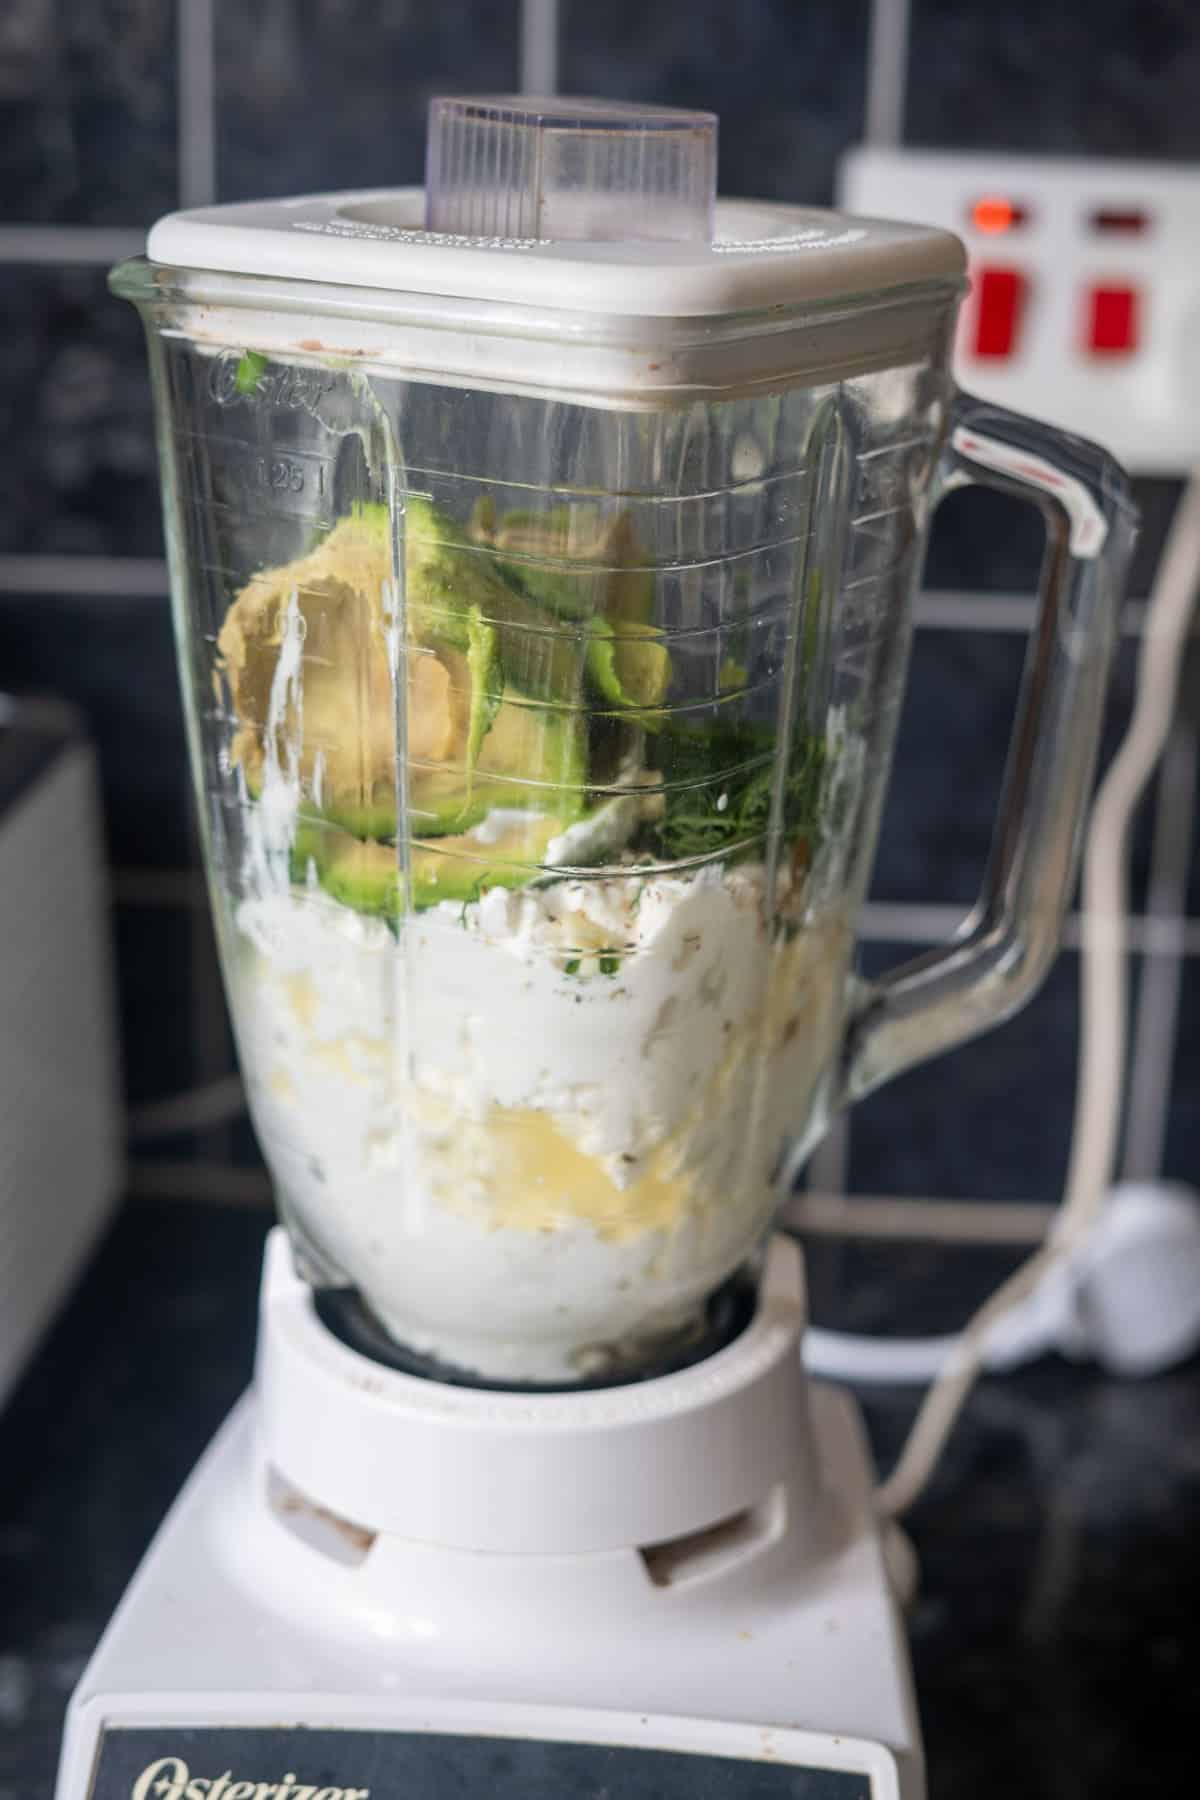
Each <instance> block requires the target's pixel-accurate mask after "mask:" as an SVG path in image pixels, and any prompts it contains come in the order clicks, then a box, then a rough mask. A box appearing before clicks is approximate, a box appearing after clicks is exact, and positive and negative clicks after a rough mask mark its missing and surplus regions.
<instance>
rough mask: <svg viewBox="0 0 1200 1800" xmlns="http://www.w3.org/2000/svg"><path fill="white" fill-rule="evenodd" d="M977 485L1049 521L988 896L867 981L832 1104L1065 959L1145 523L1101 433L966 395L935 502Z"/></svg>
mask: <svg viewBox="0 0 1200 1800" xmlns="http://www.w3.org/2000/svg"><path fill="white" fill-rule="evenodd" d="M970 483H979V484H981V485H983V486H985V487H991V488H998V489H1000V490H1001V492H1003V493H1007V494H1015V495H1017V496H1019V497H1021V498H1023V499H1026V500H1030V501H1032V503H1033V504H1034V505H1035V506H1037V507H1038V509H1039V511H1040V512H1041V513H1042V516H1043V518H1044V519H1045V523H1046V551H1045V557H1044V561H1043V565H1042V576H1041V591H1040V595H1039V600H1038V611H1037V617H1036V620H1035V624H1034V629H1033V633H1032V635H1031V638H1030V644H1029V652H1028V656H1027V658H1026V664H1025V671H1024V675H1023V678H1022V687H1021V696H1020V701H1019V704H1018V708H1017V717H1016V723H1015V725H1014V728H1013V735H1012V740H1011V743H1010V746H1009V753H1008V763H1007V768H1006V771H1005V777H1004V789H1003V794H1002V797H1001V802H1000V811H999V816H998V818H997V821H996V826H995V830H994V834H993V838H992V847H991V853H990V856H989V860H988V867H987V872H986V875H985V877H984V884H983V892H982V894H981V895H980V898H979V901H978V903H977V904H976V906H975V909H974V911H973V912H972V913H971V914H970V916H969V917H968V918H967V919H966V920H965V922H964V924H963V926H962V928H961V930H960V932H959V934H958V936H957V937H956V938H955V939H953V940H952V941H951V942H950V943H949V944H946V945H944V946H943V947H941V948H940V949H936V950H933V951H930V952H929V953H928V954H925V955H922V956H918V957H915V958H914V959H912V960H911V961H909V962H905V963H902V964H900V965H899V966H898V967H897V968H895V969H892V970H889V971H887V972H886V973H885V974H884V975H883V976H882V977H881V978H880V979H879V980H877V981H873V982H865V981H861V980H859V979H857V978H856V979H855V980H854V985H853V991H852V995H851V1002H850V1006H849V1008H848V1012H847V1025H846V1032H845V1037H844V1039H843V1046H842V1054H841V1058H840V1067H839V1073H838V1078H837V1082H836V1089H835V1093H834V1096H833V1100H834V1105H835V1106H841V1105H845V1104H848V1103H849V1102H851V1101H854V1100H857V1099H859V1098H860V1097H861V1096H862V1095H864V1094H867V1093H870V1092H871V1090H872V1089H873V1088H876V1087H878V1086H879V1085H880V1084H881V1083H882V1082H884V1081H887V1080H889V1079H890V1078H891V1077H892V1076H893V1075H897V1074H899V1073H901V1072H902V1071H903V1070H905V1069H908V1068H911V1067H912V1066H913V1065H914V1064H915V1063H919V1062H922V1061H924V1060H925V1058H926V1057H930V1056H934V1055H937V1054H938V1053H939V1052H941V1051H943V1050H949V1049H951V1048H952V1047H953V1046H954V1045H956V1044H959V1043H962V1042H963V1041H964V1040H965V1039H967V1038H970V1037H974V1036H975V1035H976V1034H977V1033H979V1032H982V1031H985V1030H987V1029H988V1028H989V1027H991V1026H993V1025H998V1024H1000V1023H1001V1022H1002V1021H1003V1020H1004V1019H1006V1018H1007V1017H1008V1016H1009V1015H1010V1014H1011V1013H1013V1012H1015V1011H1016V1010H1017V1009H1018V1007H1020V1006H1022V1005H1023V1004H1024V1003H1025V1001H1026V1000H1028V999H1029V998H1030V996H1031V995H1032V994H1033V993H1034V991H1035V990H1036V989H1037V987H1038V986H1039V985H1040V983H1041V981H1042V978H1043V977H1044V975H1045V974H1046V972H1047V970H1048V969H1049V967H1050V964H1051V962H1052V961H1053V958H1054V955H1055V953H1056V951H1057V949H1058V942H1059V935H1060V931H1061V927H1062V919H1063V913H1064V911H1065V909H1066V905H1067V901H1068V899H1069V898H1070V893H1071V888H1072V885H1073V882H1074V879H1075V871H1076V867H1077V863H1078V852H1079V845H1080V839H1081V836H1082V829H1081V828H1082V824H1083V819H1084V816H1085V812H1086V804H1087V799H1088V794H1089V791H1090V788H1091V780H1092V773H1093V769H1094V765H1095V760H1096V749H1097V743H1098V740H1099V735H1100V722H1101V717H1102V713H1103V706H1104V698H1105V692H1106V689H1107V683H1108V669H1109V662H1110V659H1111V653H1112V647H1113V641H1114V637H1115V632H1116V624H1117V616H1118V612H1119V607H1120V602H1121V599H1122V596H1123V592H1124V585H1125V576H1126V572H1127V569H1128V564H1129V558H1130V555H1131V553H1132V549H1133V540H1134V534H1135V528H1136V519H1137V514H1136V509H1135V507H1134V505H1133V500H1132V496H1131V493H1130V487H1129V482H1128V479H1127V477H1126V475H1125V473H1124V471H1123V470H1122V469H1121V468H1120V466H1119V465H1118V464H1117V463H1116V462H1115V461H1114V460H1113V459H1112V458H1111V457H1110V456H1108V455H1107V454H1106V453H1105V452H1104V451H1103V450H1100V449H1098V448H1097V447H1096V446H1095V445H1094V444H1090V443H1087V442H1085V441H1084V440H1083V439H1082V438H1076V437H1071V436H1069V435H1067V434H1066V433H1065V432H1059V431H1054V430H1051V429H1050V428H1049V427H1048V426H1044V425H1039V424H1036V423H1035V422H1034V421H1033V420H1032V419H1026V418H1023V417H1021V416H1020V415H1019V414H1017V413H1010V412H1007V411H1005V410H1004V409H1003V408H1001V407H998V406H991V405H989V404H987V403H985V402H983V401H979V400H976V399H974V398H972V396H971V395H969V394H962V393H959V394H956V396H955V398H954V401H953V404H952V408H951V416H950V421H949V430H948V432H947V435H946V439H945V443H944V447H943V450H942V455H941V460H940V463H939V466H938V469H937V472H936V474H935V478H934V483H933V495H932V504H933V505H934V506H936V505H937V504H938V503H939V502H940V501H941V500H942V499H943V498H944V497H945V496H946V495H947V494H948V493H952V492H953V491H954V490H955V489H956V488H960V487H964V486H966V485H968V484H970Z"/></svg>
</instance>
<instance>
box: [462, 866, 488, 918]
mask: <svg viewBox="0 0 1200 1800" xmlns="http://www.w3.org/2000/svg"><path fill="white" fill-rule="evenodd" d="M486 880H487V876H486V875H480V876H478V877H477V878H476V880H475V881H474V883H473V884H472V886H471V889H470V891H469V892H468V894H467V896H466V898H465V899H464V901H463V903H462V908H461V910H460V912H459V915H458V922H459V924H460V925H461V926H462V928H463V930H464V931H465V930H466V929H467V908H468V906H474V905H475V903H476V902H477V901H479V900H481V899H482V898H483V888H484V883H485V882H486Z"/></svg>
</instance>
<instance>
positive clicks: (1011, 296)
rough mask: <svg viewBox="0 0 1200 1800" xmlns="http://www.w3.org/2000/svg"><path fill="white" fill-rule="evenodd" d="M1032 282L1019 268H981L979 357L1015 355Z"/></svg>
mask: <svg viewBox="0 0 1200 1800" xmlns="http://www.w3.org/2000/svg"><path fill="white" fill-rule="evenodd" d="M1028 293H1029V282H1028V279H1027V278H1026V276H1025V275H1023V274H1022V272H1021V270H1020V269H1001V268H995V267H990V268H982V269H979V270H978V271H977V273H976V276H975V340H974V345H973V348H974V351H975V355H976V356H986V357H1003V356H1012V355H1013V353H1014V351H1015V350H1016V348H1017V336H1018V333H1019V332H1020V328H1021V315H1022V312H1023V311H1024V308H1025V302H1026V299H1027V298H1028Z"/></svg>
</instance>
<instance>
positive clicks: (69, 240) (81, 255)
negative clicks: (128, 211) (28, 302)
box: [0, 225, 146, 268]
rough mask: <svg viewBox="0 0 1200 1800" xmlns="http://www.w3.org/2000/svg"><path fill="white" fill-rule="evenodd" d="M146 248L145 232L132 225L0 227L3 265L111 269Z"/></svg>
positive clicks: (0, 257) (0, 256) (0, 251)
mask: <svg viewBox="0 0 1200 1800" xmlns="http://www.w3.org/2000/svg"><path fill="white" fill-rule="evenodd" d="M145 247H146V234H145V232H143V231H139V230H137V229H136V228H134V227H132V226H131V227H129V228H128V229H126V228H125V227H124V226H111V225H0V264H4V263H47V264H50V265H52V266H54V267H79V266H81V265H82V266H87V267H93V266H94V267H98V268H108V267H110V266H111V264H113V263H116V262H123V261H124V260H125V258H126V257H127V256H139V255H140V254H141V252H142V251H143V250H144V249H145Z"/></svg>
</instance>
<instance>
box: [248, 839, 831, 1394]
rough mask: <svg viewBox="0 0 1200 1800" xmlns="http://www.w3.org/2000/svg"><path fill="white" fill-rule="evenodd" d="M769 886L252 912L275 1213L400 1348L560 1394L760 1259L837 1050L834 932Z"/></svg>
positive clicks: (320, 904) (263, 1118) (676, 883)
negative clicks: (783, 1179)
mask: <svg viewBox="0 0 1200 1800" xmlns="http://www.w3.org/2000/svg"><path fill="white" fill-rule="evenodd" d="M763 888H764V872H763V870H762V869H761V867H754V866H747V867H745V868H739V869H734V870H731V871H727V872H724V873H722V872H721V871H720V870H718V869H716V868H712V869H707V870H704V871H703V872H701V873H700V874H699V875H696V876H692V877H688V878H679V877H671V876H660V877H650V878H645V877H642V876H639V875H637V874H636V873H634V874H629V875H614V876H608V877H605V878H594V877H593V878H591V879H589V880H587V881H580V882H572V881H564V882H560V883H557V884H554V885H551V886H547V887H543V888H536V889H525V890H524V891H522V892H518V893H509V892H506V891H504V890H502V889H494V890H492V891H491V892H490V893H488V894H487V895H485V897H484V898H483V899H482V900H481V901H479V902H477V903H473V904H471V905H468V906H465V907H463V906H459V905H457V904H443V905H440V906H437V907H434V908H432V909H430V910H429V911H427V912H423V913H416V914H413V915H412V916H411V917H409V918H408V919H407V920H406V921H405V922H404V924H403V925H402V928H401V932H400V936H399V938H397V937H396V936H395V935H393V933H392V931H391V930H389V928H388V927H387V925H386V924H384V923H382V922H380V921H378V920H373V919H369V918H365V917H362V916H361V915H359V914H358V913H356V912H354V911H352V910H351V909H349V908H346V907H343V906H339V905H338V904H336V903H335V902H333V901H332V900H330V899H329V898H328V897H327V896H325V895H324V894H322V893H321V892H320V891H319V890H315V889H310V890H308V891H305V890H302V889H296V888H289V889H287V890H282V889H281V888H280V887H279V886H278V885H273V884H272V885H269V884H265V883H264V885H263V887H262V888H261V889H260V890H259V896H258V897H256V898H252V899H247V900H245V901H243V902H242V904H241V906H240V908H239V909H238V913H237V924H238V926H239V929H240V933H241V940H240V946H239V953H238V960H237V961H236V963H235V967H234V969H233V970H232V971H231V974H232V978H233V983H234V996H235V1016H236V1018H237V1023H238V1029H239V1038H240V1046H241V1053H242V1062H243V1068H244V1070H245V1072H246V1075H247V1079H248V1082H249V1085H250V1090H251V1099H252V1105H253V1109H254V1116H255V1121H256V1124H257V1126H258V1129H259V1132H260V1134H261V1136H262V1138H263V1143H264V1148H265V1150H266V1152H267V1155H268V1157H269V1159H270V1161H271V1164H272V1166H273V1169H274V1172H275V1175H276V1178H277V1180H278V1182H279V1184H280V1186H281V1188H282V1190H283V1192H284V1194H285V1196H286V1200H287V1203H288V1205H289V1206H290V1208H292V1209H293V1210H294V1212H295V1213H296V1215H297V1216H298V1217H299V1219H300V1220H301V1222H302V1223H303V1224H305V1225H306V1227H307V1229H308V1230H309V1232H310V1233H311V1235H312V1237H313V1238H314V1239H315V1240H316V1242H318V1243H319V1244H320V1245H321V1246H322V1247H323V1249H324V1250H325V1251H326V1252H327V1253H328V1254H329V1255H330V1256H331V1257H332V1258H333V1259H334V1260H335V1261H336V1262H337V1263H338V1264H339V1265H340V1266H341V1268H342V1269H343V1271H344V1272H345V1274H346V1275H347V1276H348V1277H349V1278H351V1279H352V1280H353V1281H354V1282H355V1283H356V1284H357V1285H358V1286H359V1287H360V1289H361V1290H362V1292H363V1294H364V1295H365V1297H366V1299H367V1301H368V1302H369V1304H370V1305H371V1306H372V1308H373V1309H374V1310H375V1312H376V1313H377V1314H378V1316H379V1317H380V1319H381V1320H382V1321H383V1323H384V1324H385V1325H386V1326H387V1327H388V1329H389V1330H390V1331H391V1332H392V1333H393V1335H394V1336H396V1337H397V1338H398V1339H400V1340H401V1341H403V1342H405V1343H407V1344H409V1345H411V1346H413V1347H414V1348H416V1349H419V1350H422V1351H425V1352H427V1353H430V1354H435V1355H437V1356H439V1357H441V1358H443V1359H444V1360H446V1361H449V1362H453V1363H456V1364H458V1365H460V1366H463V1367H466V1368H470V1369H473V1370H475V1371H478V1372H481V1373H483V1374H486V1375H488V1376H490V1377H492V1378H494V1379H499V1380H505V1379H511V1380H535V1381H555V1380H570V1379H572V1378H577V1377H579V1376H580V1375H584V1374H588V1373H592V1372H596V1371H598V1370H601V1369H603V1368H604V1367H605V1366H607V1365H608V1364H609V1363H610V1362H612V1361H614V1360H619V1358H620V1357H621V1355H622V1354H631V1353H635V1352H636V1349H637V1348H638V1346H641V1347H642V1349H643V1350H644V1349H645V1348H646V1346H647V1342H648V1340H651V1339H653V1337H654V1336H656V1335H657V1334H659V1333H664V1334H665V1333H669V1332H672V1331H674V1330H678V1329H679V1328H680V1326H681V1325H684V1324H686V1323H687V1321H688V1320H689V1318H690V1317H691V1316H692V1315H693V1314H694V1313H695V1312H696V1310H697V1308H698V1307H699V1306H700V1304H701V1303H702V1301H703V1300H704V1298H705V1297H706V1296H707V1295H708V1294H709V1293H710V1292H711V1291H712V1290H713V1289H714V1288H715V1287H716V1286H717V1285H719V1283H720V1282H721V1281H722V1280H724V1279H725V1278H726V1277H727V1276H728V1275H729V1274H730V1273H731V1272H732V1271H733V1269H734V1268H736V1267H737V1266H738V1264H739V1263H740V1262H742V1261H743V1260H744V1259H745V1257H746V1256H747V1255H748V1254H749V1253H750V1252H751V1251H752V1250H753V1249H754V1247H755V1244H756V1242H757V1240H758V1238H759V1237H760V1235H761V1233H762V1231H763V1230H764V1228H765V1226H766V1224H767V1222H768V1220H769V1216H770V1212H771V1208H772V1205H773V1202H774V1198H775V1194H774V1189H773V1183H772V1177H773V1175H774V1173H775V1168H776V1164H777V1161H778V1158H779V1153H780V1150H781V1148H782V1146H783V1143H784V1141H785V1138H786V1136H787V1133H788V1131H789V1129H790V1128H792V1127H794V1126H795V1125H796V1123H797V1122H798V1121H799V1120H801V1119H802V1118H803V1116H804V1114H805V1112H806V1110H807V1107H808V1101H809V1096H810V1093H811V1090H812V1088H813V1085H814V1083H815V1081H816V1080H817V1078H818V1077H819V1075H820V1073H821V1072H822V1070H823V1069H824V1067H825V1065H826V1063H827V1061H828V1057H829V1054H830V1051H831V1048H832V1043H833V1038H834V1034H835V1031H836V1028H837V1022H838V1017H839V1013H840V1000H841V990H842V984H843V980H844V972H845V965H846V958H847V952H848V948H849V937H848V934H847V932H846V930H845V927H844V924H843V923H842V922H841V920H840V919H838V918H836V917H831V918H829V919H826V920H824V921H815V922H811V923H809V924H807V925H806V926H805V927H804V928H803V929H801V930H800V931H799V932H798V933H797V935H795V936H794V937H793V938H792V939H791V941H790V942H783V941H779V940H778V939H776V941H774V942H773V941H772V933H771V932H769V930H768V927H767V925H766V923H765V921H764V916H763V906H762V900H763Z"/></svg>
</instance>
